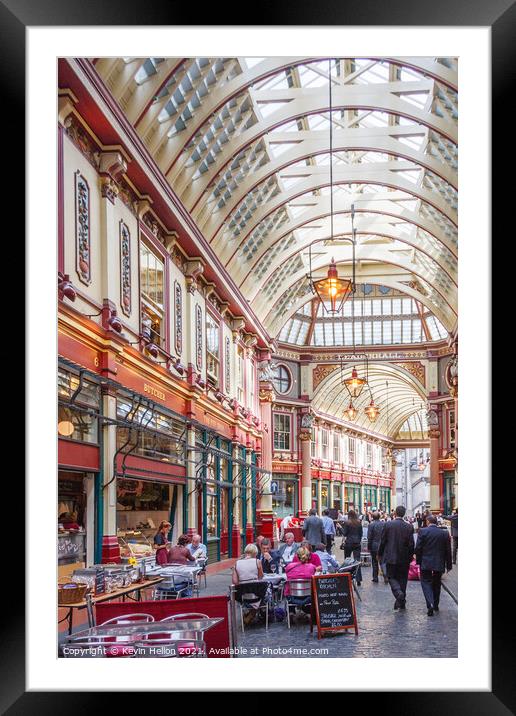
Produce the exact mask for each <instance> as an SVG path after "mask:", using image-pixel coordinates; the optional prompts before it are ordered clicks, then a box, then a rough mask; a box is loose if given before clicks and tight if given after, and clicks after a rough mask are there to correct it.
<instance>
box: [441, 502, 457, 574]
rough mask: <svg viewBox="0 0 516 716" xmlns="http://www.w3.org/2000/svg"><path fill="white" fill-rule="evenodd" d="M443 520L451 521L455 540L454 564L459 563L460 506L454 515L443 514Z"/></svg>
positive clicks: (452, 534)
mask: <svg viewBox="0 0 516 716" xmlns="http://www.w3.org/2000/svg"><path fill="white" fill-rule="evenodd" d="M442 518H443V520H449V521H450V522H451V537H452V540H453V564H457V552H458V551H459V508H458V507H457V509H456V510H454V512H453V514H452V515H442Z"/></svg>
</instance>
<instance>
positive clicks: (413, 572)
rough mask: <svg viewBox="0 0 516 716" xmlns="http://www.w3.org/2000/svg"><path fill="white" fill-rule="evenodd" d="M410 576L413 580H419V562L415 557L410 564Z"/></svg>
mask: <svg viewBox="0 0 516 716" xmlns="http://www.w3.org/2000/svg"><path fill="white" fill-rule="evenodd" d="M408 578H409V580H411V581H413V582H418V581H419V578H420V571H419V564H417V562H416V560H415V559H413V560H412V562H411V563H410V565H409V570H408Z"/></svg>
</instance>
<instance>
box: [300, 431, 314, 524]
mask: <svg viewBox="0 0 516 716" xmlns="http://www.w3.org/2000/svg"><path fill="white" fill-rule="evenodd" d="M299 439H300V441H301V509H300V510H299V516H300V517H306V516H307V515H308V511H309V510H310V508H311V507H312V457H311V455H310V443H311V440H312V431H311V430H301V431H300V433H299Z"/></svg>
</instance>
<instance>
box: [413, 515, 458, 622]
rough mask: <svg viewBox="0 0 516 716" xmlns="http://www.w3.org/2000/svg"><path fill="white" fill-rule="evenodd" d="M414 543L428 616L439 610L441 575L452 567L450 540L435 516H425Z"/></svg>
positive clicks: (446, 531)
mask: <svg viewBox="0 0 516 716" xmlns="http://www.w3.org/2000/svg"><path fill="white" fill-rule="evenodd" d="M426 524H427V526H426V527H423V528H422V529H421V530H420V532H419V534H418V536H417V544H416V562H417V563H418V564H419V566H420V569H421V589H422V590H423V594H424V595H425V600H426V608H427V614H428V616H429V617H432V616H433V615H434V612H438V611H439V600H440V597H441V577H442V575H443V572H444V570H445V569H446V571H447V572H449V571H450V570H451V569H452V553H451V542H450V535H449V534H448V530H442V529H441V528H440V527H438V526H437V517H436V516H435V515H429V516H428V517H427V518H426Z"/></svg>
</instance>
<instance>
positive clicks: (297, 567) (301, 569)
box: [283, 547, 316, 618]
mask: <svg viewBox="0 0 516 716" xmlns="http://www.w3.org/2000/svg"><path fill="white" fill-rule="evenodd" d="M296 557H297V560H295V561H294V560H293V561H292V562H291V563H290V564H287V566H286V567H285V574H286V575H287V581H286V583H285V589H284V591H283V594H284V595H285V597H287V599H288V602H289V603H290V604H295V605H296V612H299V615H302V614H303V613H304V615H305V616H304V618H306V615H307V614H308V610H309V609H310V603H311V596H310V595H309V594H307V595H306V596H305V597H291V596H290V584H289V582H291V581H292V580H293V579H311V578H312V577H313V576H314V574H315V573H316V567H315V565H314V564H312V563H311V562H310V551H309V550H308V549H306V547H300V548H299V549H298V550H297V553H296ZM299 610H301V611H299Z"/></svg>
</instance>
